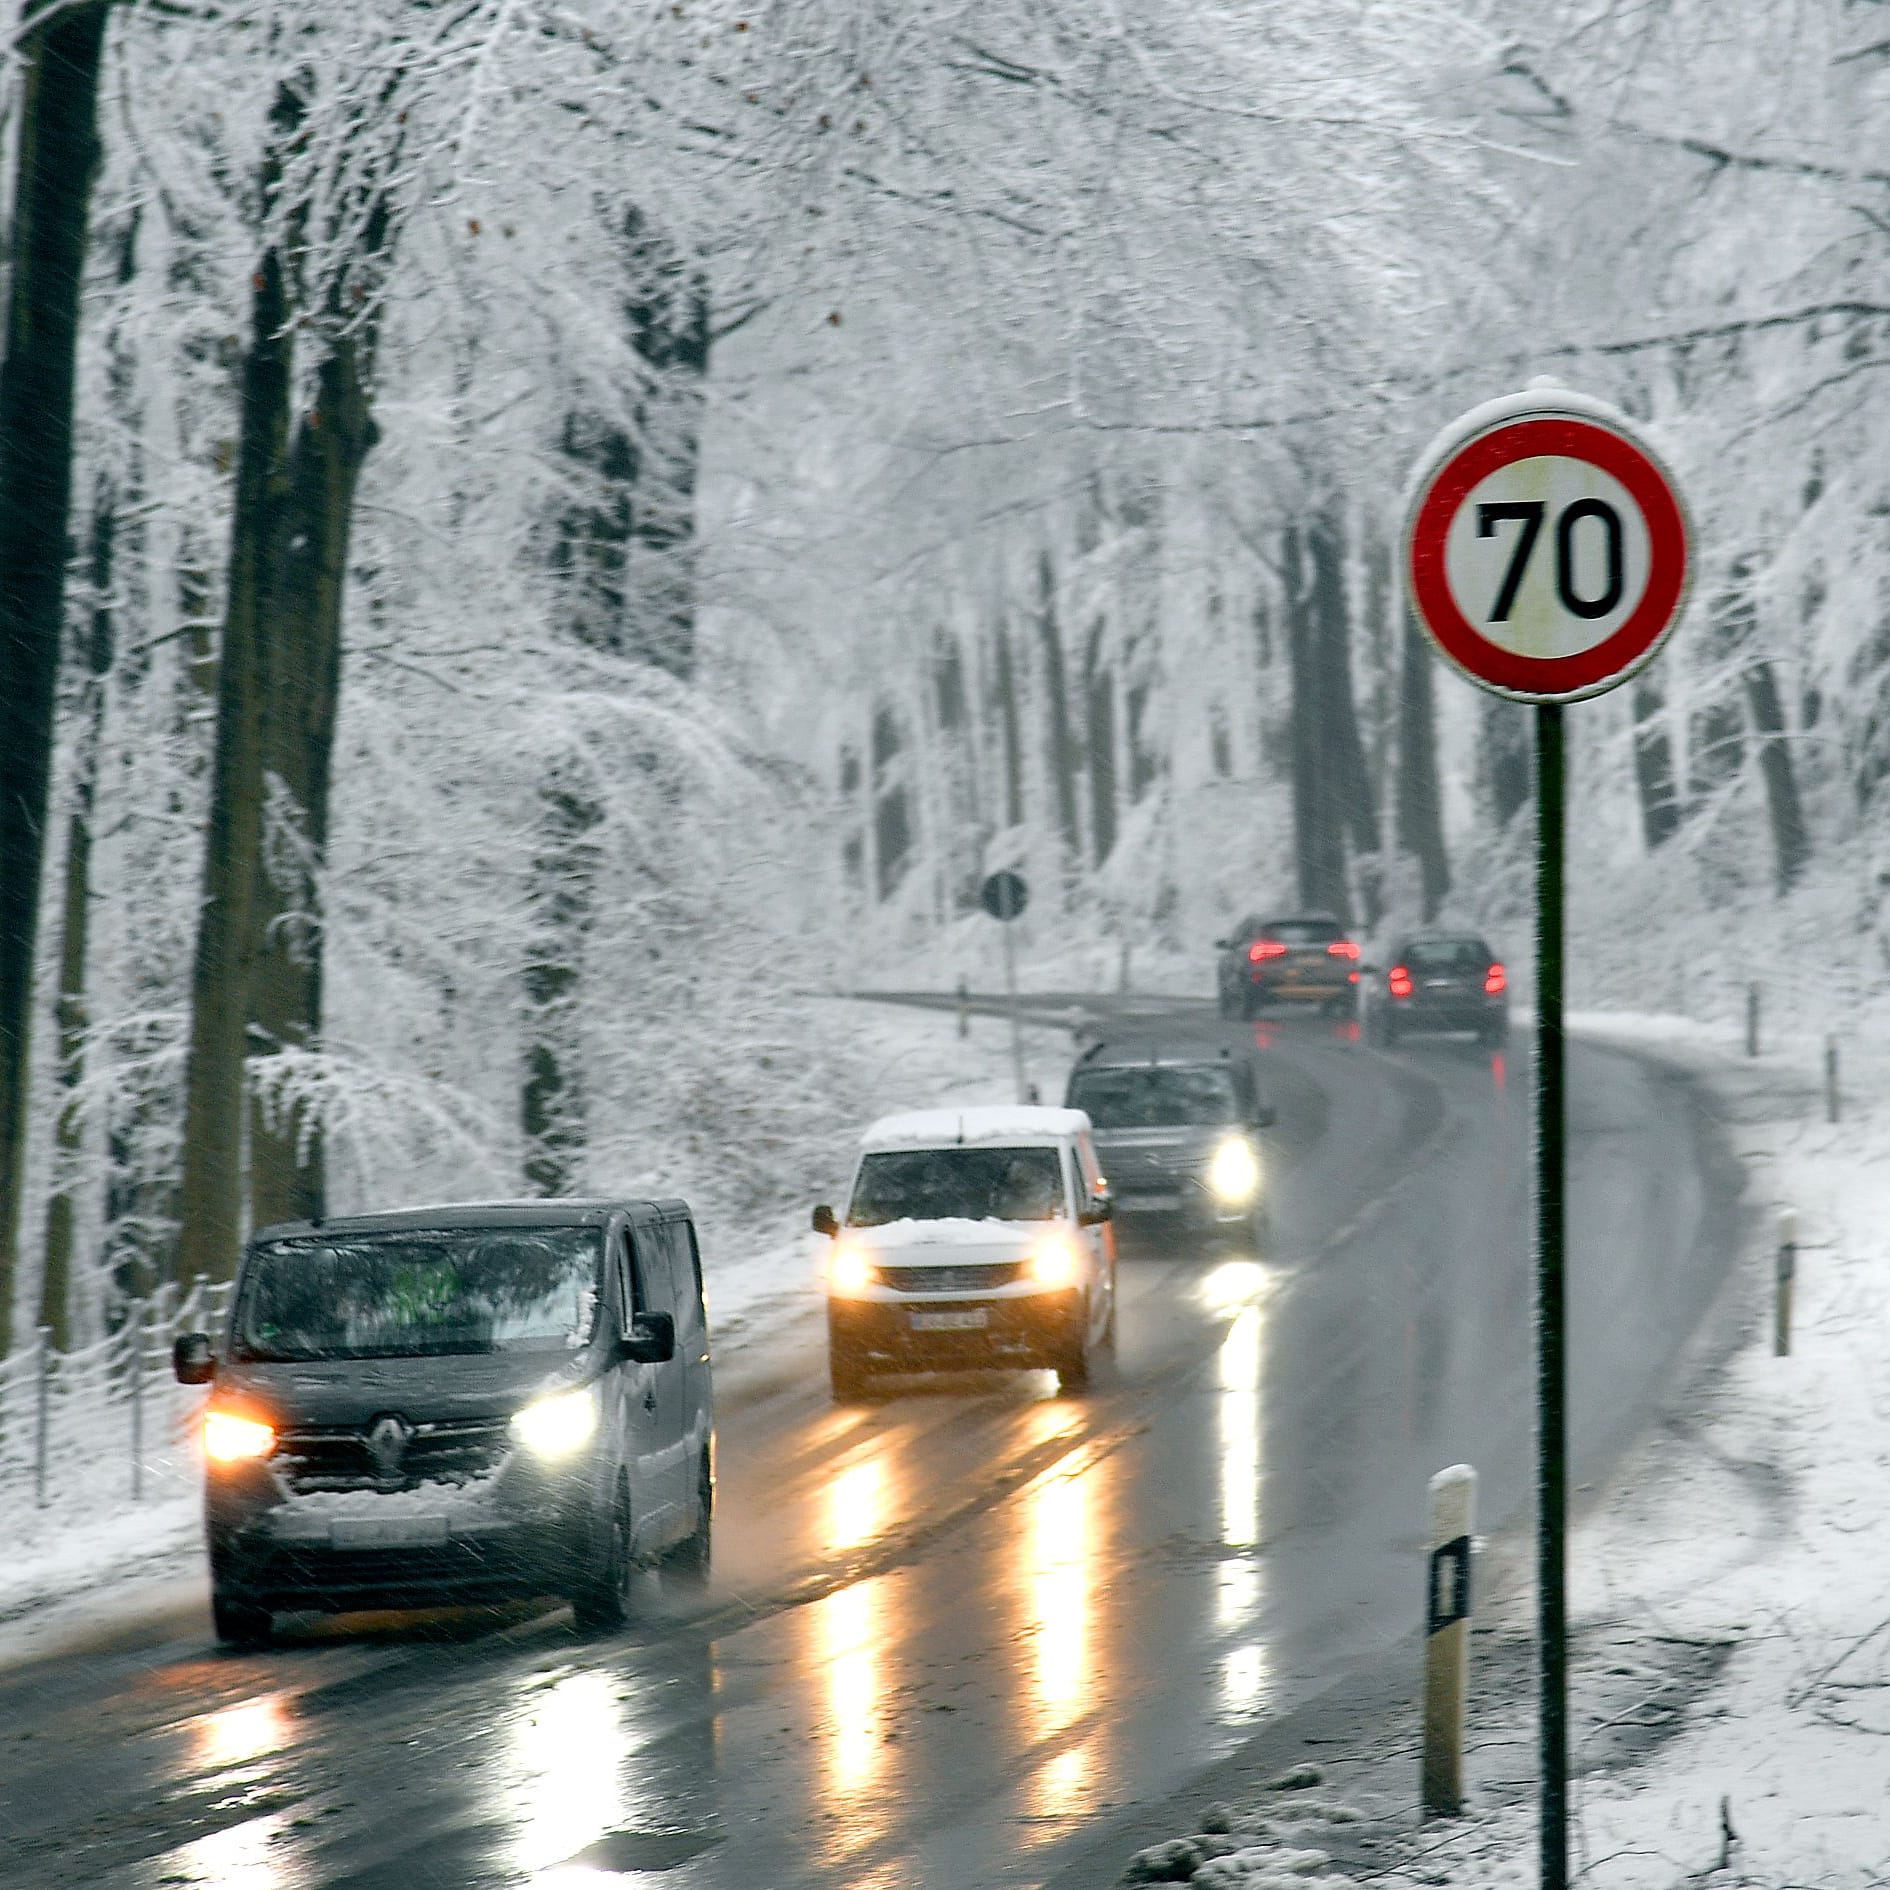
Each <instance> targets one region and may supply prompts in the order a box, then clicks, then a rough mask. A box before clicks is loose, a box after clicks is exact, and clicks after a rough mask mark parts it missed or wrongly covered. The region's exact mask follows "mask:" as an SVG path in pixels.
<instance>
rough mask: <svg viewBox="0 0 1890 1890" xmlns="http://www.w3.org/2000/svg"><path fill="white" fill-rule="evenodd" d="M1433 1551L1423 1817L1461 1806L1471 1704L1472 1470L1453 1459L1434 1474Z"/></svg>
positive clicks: (1427, 1607) (1446, 1814) (1427, 1611)
mask: <svg viewBox="0 0 1890 1890" xmlns="http://www.w3.org/2000/svg"><path fill="white" fill-rule="evenodd" d="M1430 1497H1431V1553H1430V1560H1429V1562H1428V1563H1427V1565H1426V1577H1427V1592H1426V1596H1425V1603H1424V1616H1425V1619H1424V1758H1423V1776H1422V1791H1423V1805H1424V1815H1425V1817H1427V1818H1454V1817H1455V1816H1456V1815H1457V1814H1458V1813H1459V1812H1460V1811H1462V1810H1463V1742H1464V1727H1465V1722H1466V1720H1467V1718H1468V1715H1469V1706H1470V1545H1471V1540H1472V1536H1473V1533H1474V1531H1475V1529H1476V1512H1477V1473H1476V1472H1475V1471H1474V1470H1473V1469H1471V1467H1470V1466H1469V1465H1468V1464H1467V1463H1455V1464H1452V1465H1451V1466H1450V1468H1449V1469H1448V1470H1440V1471H1438V1473H1437V1474H1436V1476H1434V1477H1432V1478H1431V1484H1430Z"/></svg>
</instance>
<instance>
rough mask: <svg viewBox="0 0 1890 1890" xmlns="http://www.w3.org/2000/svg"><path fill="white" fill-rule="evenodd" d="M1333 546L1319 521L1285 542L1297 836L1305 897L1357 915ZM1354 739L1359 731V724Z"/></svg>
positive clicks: (1345, 668)
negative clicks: (1332, 591) (1348, 862)
mask: <svg viewBox="0 0 1890 1890" xmlns="http://www.w3.org/2000/svg"><path fill="white" fill-rule="evenodd" d="M1330 563H1331V557H1330V548H1329V546H1327V545H1326V544H1325V543H1324V541H1323V538H1322V534H1321V532H1320V530H1319V528H1318V527H1317V526H1313V527H1311V528H1304V527H1300V526H1292V527H1289V528H1288V530H1287V532H1286V534H1285V537H1284V539H1283V541H1282V545H1281V565H1282V570H1283V574H1284V578H1285V585H1286V636H1287V656H1288V667H1289V670H1290V674H1291V678H1292V688H1293V711H1292V719H1291V725H1290V726H1291V733H1292V744H1293V842H1294V853H1295V863H1296V865H1297V869H1298V873H1297V877H1298V884H1299V897H1300V903H1301V904H1302V905H1304V906H1306V907H1308V908H1311V909H1315V910H1319V911H1326V912H1332V913H1335V914H1337V915H1338V917H1339V918H1341V919H1343V920H1346V921H1348V922H1349V921H1350V918H1351V904H1352V902H1351V895H1350V889H1349V888H1348V886H1347V885H1346V873H1345V831H1344V822H1345V820H1346V818H1347V817H1348V815H1349V814H1350V812H1351V809H1350V807H1349V805H1348V800H1349V793H1350V790H1349V786H1348V784H1346V783H1344V782H1343V781H1339V780H1336V779H1334V778H1333V777H1334V772H1335V770H1334V760H1335V757H1336V755H1337V754H1339V753H1342V752H1343V751H1344V749H1345V747H1346V738H1345V735H1344V733H1343V732H1342V731H1338V730H1337V729H1336V728H1335V725H1336V724H1337V723H1338V721H1339V720H1340V718H1341V714H1342V713H1343V715H1344V718H1345V720H1346V722H1347V723H1348V725H1350V706H1351V705H1350V700H1349V690H1348V691H1347V692H1346V695H1345V700H1344V701H1343V703H1341V700H1340V690H1339V687H1338V685H1339V683H1340V682H1341V681H1342V680H1344V679H1345V678H1346V677H1347V676H1348V675H1349V669H1350V665H1349V663H1343V664H1342V663H1340V662H1338V661H1337V660H1336V659H1335V656H1334V653H1333V651H1332V650H1331V649H1330V648H1329V647H1328V646H1329V644H1330V643H1331V641H1332V636H1331V625H1330V622H1329V620H1328V613H1329V611H1330V609H1331V600H1330V598H1329V597H1328V596H1327V595H1326V594H1325V593H1326V592H1327V590H1328V588H1329V571H1328V566H1329V565H1330ZM1351 741H1352V745H1354V746H1355V745H1356V742H1357V729H1356V726H1355V725H1351Z"/></svg>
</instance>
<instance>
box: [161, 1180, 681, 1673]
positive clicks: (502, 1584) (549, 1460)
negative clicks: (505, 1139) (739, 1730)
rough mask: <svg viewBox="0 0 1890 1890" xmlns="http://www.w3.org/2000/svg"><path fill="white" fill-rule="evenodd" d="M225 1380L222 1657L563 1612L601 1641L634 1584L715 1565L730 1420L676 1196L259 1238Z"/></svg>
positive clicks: (185, 1342)
mask: <svg viewBox="0 0 1890 1890" xmlns="http://www.w3.org/2000/svg"><path fill="white" fill-rule="evenodd" d="M174 1363H175V1366H176V1370H177V1376H178V1377H179V1378H180V1379H182V1380H183V1381H184V1383H186V1384H208V1385H209V1386H210V1387H211V1391H210V1398H209V1402H208V1403H207V1405H206V1406H205V1409H204V1413H203V1443H204V1457H205V1488H204V1515H205V1524H206V1533H207V1535H208V1539H209V1549H210V1577H211V1594H212V1605H213V1608H214V1611H215V1620H216V1631H217V1635H218V1637H219V1638H220V1639H221V1640H224V1641H226V1642H231V1643H235V1644H255V1643H258V1642H261V1641H263V1640H265V1639H267V1637H268V1634H269V1630H270V1626H271V1618H270V1617H271V1614H272V1611H274V1610H278V1609H294V1608H325V1609H336V1610H339V1609H346V1608H362V1607H403V1606H405V1607H412V1606H422V1605H427V1604H434V1603H440V1602H475V1601H491V1600H495V1599H498V1598H500V1597H505V1596H517V1595H562V1596H567V1597H568V1598H569V1599H570V1600H571V1602H572V1603H573V1604H574V1606H575V1608H576V1610H577V1618H578V1623H579V1625H580V1627H582V1628H584V1629H585V1630H587V1631H596V1630H599V1629H605V1628H611V1627H615V1626H617V1625H619V1624H620V1623H621V1622H622V1621H623V1620H624V1618H625V1615H626V1612H627V1610H628V1606H629V1595H630V1589H631V1582H632V1577H633V1573H634V1571H635V1570H636V1569H637V1568H638V1567H639V1565H643V1564H647V1563H650V1562H653V1561H657V1560H662V1561H666V1562H667V1563H668V1564H669V1565H670V1566H671V1567H673V1568H675V1569H676V1570H678V1571H679V1572H681V1573H684V1574H686V1575H688V1576H690V1577H693V1578H698V1579H699V1578H701V1577H703V1576H705V1575H706V1574H707V1572H708V1563H709V1532H710V1521H711V1517H712V1514H713V1510H714V1500H715V1485H714V1445H713V1404H712V1391H711V1385H710V1367H709V1335H708V1325H707V1321H706V1319H705V1316H704V1313H703V1304H702V1262H701V1255H700V1252H699V1250H698V1247H697V1244H696V1231H695V1227H694V1225H693V1223H692V1222H691V1220H690V1216H689V1210H688V1208H687V1207H686V1206H685V1205H684V1204H683V1203H682V1202H681V1201H530V1202H506V1203H496V1204H491V1205H484V1206H466V1207H437V1208H414V1209H410V1210H406V1211H404V1212H400V1213H390V1214H371V1215H359V1216H355V1217H352V1218H349V1219H346V1220H329V1221H320V1222H294V1223H290V1224H287V1225H284V1226H280V1227H270V1228H265V1229H264V1230H263V1231H262V1232H260V1233H258V1234H257V1235H256V1236H255V1237H254V1238H253V1239H252V1240H251V1241H250V1243H249V1245H248V1247H247V1248H246V1249H245V1251H244V1254H243V1259H242V1264H241V1266H240V1267H239V1269H238V1271H237V1276H236V1285H235V1291H234V1294H233V1296H232V1298H231V1302H230V1317H229V1326H228V1330H227V1332H226V1333H225V1334H224V1336H223V1340H222V1343H221V1345H220V1346H219V1345H217V1344H216V1343H214V1342H213V1341H212V1339H211V1338H210V1336H209V1335H208V1334H205V1333H189V1334H186V1335H185V1336H184V1337H182V1338H180V1339H179V1340H178V1341H177V1345H176V1350H175V1357H174Z"/></svg>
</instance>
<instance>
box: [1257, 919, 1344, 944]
mask: <svg viewBox="0 0 1890 1890" xmlns="http://www.w3.org/2000/svg"><path fill="white" fill-rule="evenodd" d="M1260 934H1261V936H1262V937H1263V938H1275V939H1278V940H1279V941H1280V943H1281V944H1282V945H1327V944H1330V943H1331V942H1332V940H1334V939H1335V938H1343V937H1344V936H1345V927H1344V926H1342V925H1341V924H1340V923H1339V922H1338V920H1336V919H1275V920H1273V921H1272V923H1271V924H1268V925H1264V926H1262V927H1261V928H1260Z"/></svg>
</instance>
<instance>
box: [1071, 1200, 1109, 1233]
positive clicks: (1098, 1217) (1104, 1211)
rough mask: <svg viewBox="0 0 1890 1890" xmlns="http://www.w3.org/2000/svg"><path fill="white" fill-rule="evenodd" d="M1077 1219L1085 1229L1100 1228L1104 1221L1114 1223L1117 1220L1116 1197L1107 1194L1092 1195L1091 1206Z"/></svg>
mask: <svg viewBox="0 0 1890 1890" xmlns="http://www.w3.org/2000/svg"><path fill="white" fill-rule="evenodd" d="M1076 1218H1077V1222H1078V1224H1079V1225H1081V1226H1083V1227H1099V1226H1101V1225H1102V1223H1103V1222H1104V1221H1113V1220H1114V1219H1115V1218H1116V1204H1115V1200H1114V1197H1113V1196H1110V1195H1106V1194H1098V1195H1092V1196H1091V1197H1090V1202H1089V1206H1088V1207H1086V1208H1085V1209H1084V1210H1083V1211H1082V1213H1081V1214H1079V1215H1078V1216H1077V1217H1076Z"/></svg>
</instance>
